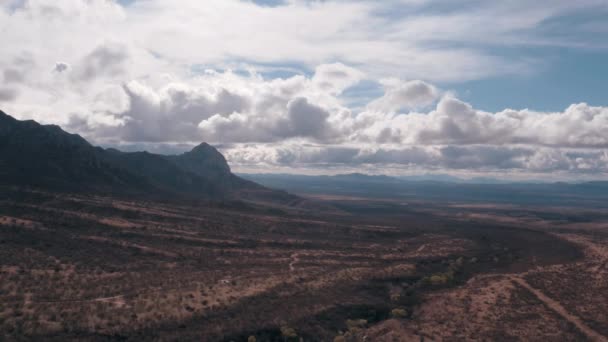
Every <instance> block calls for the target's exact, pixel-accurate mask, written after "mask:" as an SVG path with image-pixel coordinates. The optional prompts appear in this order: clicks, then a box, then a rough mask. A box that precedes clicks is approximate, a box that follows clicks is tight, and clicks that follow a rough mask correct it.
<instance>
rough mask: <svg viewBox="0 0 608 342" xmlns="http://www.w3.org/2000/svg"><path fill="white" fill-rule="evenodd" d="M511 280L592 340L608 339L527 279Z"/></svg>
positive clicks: (514, 277)
mask: <svg viewBox="0 0 608 342" xmlns="http://www.w3.org/2000/svg"><path fill="white" fill-rule="evenodd" d="M511 281H513V282H514V283H517V284H518V285H521V286H522V287H524V288H525V289H526V290H528V291H530V293H532V294H533V295H534V296H536V298H538V299H539V300H540V301H541V302H543V303H544V304H545V305H546V306H547V307H548V308H549V309H551V310H553V311H554V312H555V313H557V314H558V315H560V316H561V317H562V318H563V319H565V320H567V321H568V322H570V323H572V324H574V325H575V326H576V327H577V328H578V330H580V331H581V332H582V333H583V334H585V335H586V336H587V338H589V340H590V341H608V338H607V337H606V336H604V335H602V334H600V333H598V332H597V331H595V330H593V329H591V328H590V327H589V326H587V325H586V324H585V323H584V322H583V321H582V320H581V319H580V318H579V317H577V316H575V315H573V314H571V313H569V312H568V311H567V310H566V308H564V307H563V306H562V305H561V304H560V303H559V302H557V301H555V300H553V299H551V298H549V297H548V296H547V295H545V294H544V293H542V292H541V291H539V290H538V289H535V288H534V287H532V286H531V285H530V284H528V282H527V281H525V280H524V279H523V278H520V277H516V276H512V277H511Z"/></svg>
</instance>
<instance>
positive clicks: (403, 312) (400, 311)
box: [391, 308, 407, 318]
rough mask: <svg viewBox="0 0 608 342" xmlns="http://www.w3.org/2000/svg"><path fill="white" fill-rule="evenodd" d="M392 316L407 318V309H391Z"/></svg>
mask: <svg viewBox="0 0 608 342" xmlns="http://www.w3.org/2000/svg"><path fill="white" fill-rule="evenodd" d="M391 316H393V317H394V318H406V317H407V310H405V309H402V308H397V309H393V310H391Z"/></svg>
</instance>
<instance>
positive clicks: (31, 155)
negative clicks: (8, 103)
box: [0, 111, 147, 191]
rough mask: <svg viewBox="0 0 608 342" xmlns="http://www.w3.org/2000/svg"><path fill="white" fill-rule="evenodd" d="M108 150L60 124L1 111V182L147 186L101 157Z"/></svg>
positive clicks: (73, 186) (99, 187)
mask: <svg viewBox="0 0 608 342" xmlns="http://www.w3.org/2000/svg"><path fill="white" fill-rule="evenodd" d="M103 153H104V151H103V149H101V148H96V147H93V146H92V145H91V144H89V143H88V142H87V141H86V140H84V139H83V138H82V137H80V136H79V135H76V134H69V133H66V132H65V131H63V130H62V129H61V128H59V127H58V126H52V125H47V126H44V125H40V124H38V123H37V122H35V121H31V120H30V121H18V120H15V119H14V118H12V117H10V116H8V115H7V114H5V113H4V112H2V111H0V183H4V184H9V185H28V186H34V187H50V188H53V189H65V190H69V191H74V190H78V189H97V190H110V189H111V188H114V187H120V188H122V189H125V190H135V189H143V188H145V187H146V186H147V184H146V181H145V180H144V179H141V178H139V177H136V176H135V175H133V174H130V173H129V172H126V170H124V169H122V168H120V167H118V166H116V165H112V164H110V163H108V162H106V161H104V160H103V158H100V154H103Z"/></svg>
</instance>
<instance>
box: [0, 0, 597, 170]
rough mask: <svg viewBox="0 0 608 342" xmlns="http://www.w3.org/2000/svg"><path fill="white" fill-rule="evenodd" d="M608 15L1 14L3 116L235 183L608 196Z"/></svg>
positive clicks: (95, 1)
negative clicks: (242, 175) (381, 178)
mask: <svg viewBox="0 0 608 342" xmlns="http://www.w3.org/2000/svg"><path fill="white" fill-rule="evenodd" d="M607 17H608V1H606V0H579V1H571V0H547V1H535V2H533V1H528V0H512V1H483V0H459V1H456V0H385V1H372V0H351V1H347V0H327V1H311V0H284V1H281V0H264V1H262V0H259V1H245V0H205V1H200V0H174V1H166V0H164V1H163V0H119V1H113V0H53V1H51V0H0V42H2V44H0V81H1V82H0V109H2V110H3V111H5V112H7V113H9V114H11V115H13V116H15V117H16V118H18V119H34V120H37V121H39V122H41V123H44V124H58V125H61V126H62V127H63V128H64V129H65V130H67V131H70V132H74V133H78V134H80V135H82V136H83V137H85V138H87V139H88V140H89V141H91V142H92V143H94V144H98V145H102V146H106V147H118V148H121V149H123V150H127V151H132V150H149V151H151V152H158V153H179V152H183V151H185V150H187V149H189V148H191V147H192V146H194V145H197V144H198V143H200V142H202V141H206V142H209V143H211V144H213V145H215V146H217V147H218V148H219V149H220V150H221V151H222V152H223V153H224V155H225V156H226V158H227V159H228V161H229V163H230V164H231V166H232V168H233V169H234V170H235V171H239V172H263V173H265V172H281V173H306V174H311V173H313V174H335V173H343V172H366V173H375V174H380V173H382V174H391V175H400V174H403V175H407V174H427V173H442V174H453V175H457V176H461V177H469V176H470V177H478V176H494V177H501V178H508V179H528V178H535V179H539V178H542V179H556V180H557V179H560V180H561V179H564V180H585V179H607V178H608V84H607V83H608V62H607V61H608V39H607V38H606V37H608V21H606V20H605V18H607Z"/></svg>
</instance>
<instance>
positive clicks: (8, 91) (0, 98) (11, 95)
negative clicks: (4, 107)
mask: <svg viewBox="0 0 608 342" xmlns="http://www.w3.org/2000/svg"><path fill="white" fill-rule="evenodd" d="M18 94H19V93H18V92H17V90H16V89H14V88H6V87H0V102H9V101H13V100H15V99H16V98H17V95H18Z"/></svg>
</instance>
